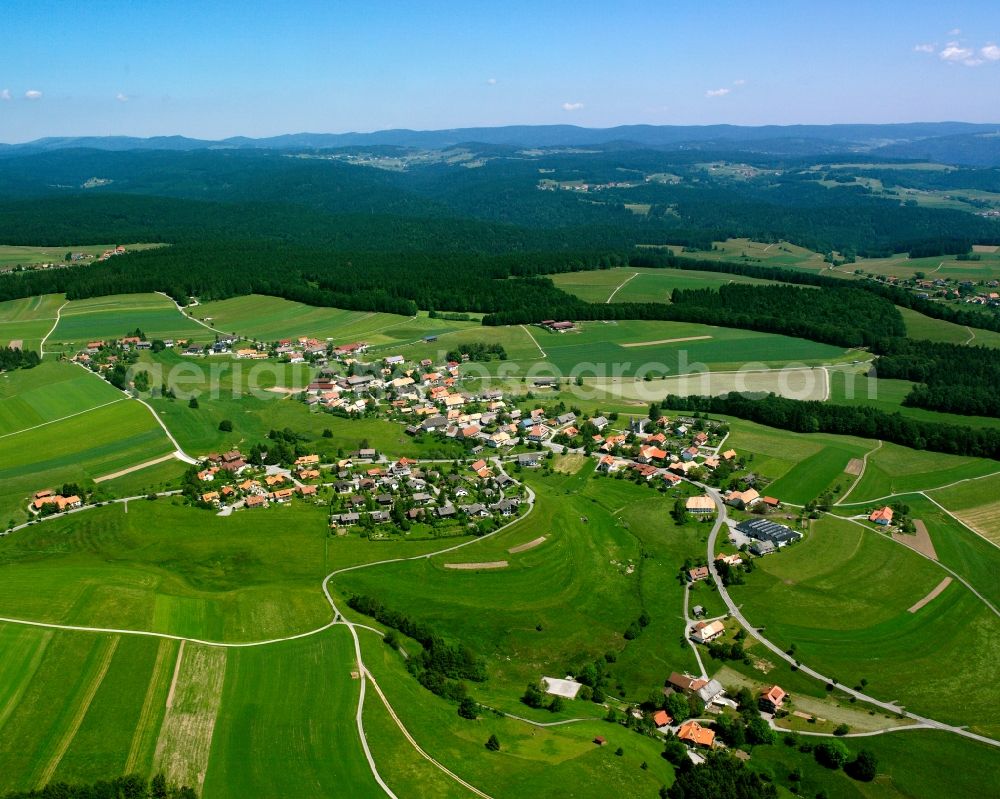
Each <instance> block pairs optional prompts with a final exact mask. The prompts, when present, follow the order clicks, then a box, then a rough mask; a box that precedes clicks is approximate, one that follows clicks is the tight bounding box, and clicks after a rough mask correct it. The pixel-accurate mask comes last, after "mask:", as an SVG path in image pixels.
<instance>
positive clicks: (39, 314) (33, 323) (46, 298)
mask: <svg viewBox="0 0 1000 799" xmlns="http://www.w3.org/2000/svg"><path fill="white" fill-rule="evenodd" d="M63 302H65V297H63V295H62V294H44V295H42V296H40V297H26V298H25V299H22V300H8V301H7V302H0V346H2V347H6V346H8V345H9V344H10V342H12V341H18V340H20V341H21V345H22V347H23V348H24V349H26V350H35V351H38V348H39V345H40V343H41V341H42V339H43V338H45V335H46V334H47V333H48V332H49V331H50V330H51V329H52V326H53V325H54V324H55V321H56V311H57V310H58V309H59V306H60V305H62V304H63Z"/></svg>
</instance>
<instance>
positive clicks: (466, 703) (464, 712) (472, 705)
mask: <svg viewBox="0 0 1000 799" xmlns="http://www.w3.org/2000/svg"><path fill="white" fill-rule="evenodd" d="M477 709H478V705H476V702H475V700H473V699H472V697H469V696H465V697H462V701H461V702H459V703H458V715H460V716H461V717H462V718H463V719H474V718H476V711H477Z"/></svg>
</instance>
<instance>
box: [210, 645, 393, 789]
mask: <svg viewBox="0 0 1000 799" xmlns="http://www.w3.org/2000/svg"><path fill="white" fill-rule="evenodd" d="M356 669H357V666H356V664H355V662H354V646H353V643H352V641H351V637H350V635H349V634H348V631H347V630H346V629H344V628H335V629H333V630H328V631H326V632H323V633H321V634H319V635H315V636H311V637H309V638H305V639H301V640H298V641H288V642H284V643H281V644H275V645H273V646H267V647H252V648H248V649H238V650H229V651H228V652H227V653H226V661H225V687H224V689H223V691H222V695H221V701H220V703H219V708H218V713H217V716H216V719H215V728H214V735H212V738H211V743H212V745H211V751H210V754H209V756H208V770H207V773H206V775H205V785H204V796H205V797H206V799H212V797H245V796H317V795H336V794H338V793H339V792H341V791H344V790H345V788H346V786H350V788H349V792H350V795H351V796H359V797H369V796H370V797H375V796H384V794H383V793H382V791H381V789H380V788H379V787H378V786H377V785H376V783H375V780H374V778H373V777H372V774H371V771H370V770H369V768H368V763H367V762H366V761H365V757H364V753H363V752H362V749H361V742H360V740H359V738H358V731H357V727H356V726H355V724H354V712H355V707H356V705H357V702H358V693H359V682H358V681H356V680H353V679H352V678H351V672H352V671H354V670H356Z"/></svg>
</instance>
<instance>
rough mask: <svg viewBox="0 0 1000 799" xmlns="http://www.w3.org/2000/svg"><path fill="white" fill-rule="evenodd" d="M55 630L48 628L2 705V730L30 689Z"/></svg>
mask: <svg viewBox="0 0 1000 799" xmlns="http://www.w3.org/2000/svg"><path fill="white" fill-rule="evenodd" d="M54 635H55V632H54V631H52V630H46V631H45V632H44V633H43V634H42V636H41V639H40V641H39V643H38V645H37V646H36V647H35V651H34V653H33V654H32V655H31V660H30V661H29V662H28V665H27V668H25V669H24V670H23V671H21V673H20V674H18V686H17V688H15V689H14V692H13V693H12V694H11V695H10V697H9V698H8V699H7V701H6V702H5V703H4V705H3V707H0V731H2V730H3V725H4V724H6V723H7V719H8V718H10V714H11V713H13V712H14V710H15V709H16V708H17V706H18V704H20V702H21V698H22V697H23V696H24V692H25V691H26V690H27V689H28V685H29V684H30V683H31V679H32V677H34V676H35V672H36V671H38V667H39V666H40V665H41V663H42V659H43V658H44V657H45V650H46V649H47V648H48V645H49V642H50V641H51V640H52V637H53V636H54Z"/></svg>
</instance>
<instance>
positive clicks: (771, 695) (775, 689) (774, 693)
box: [764, 685, 787, 705]
mask: <svg viewBox="0 0 1000 799" xmlns="http://www.w3.org/2000/svg"><path fill="white" fill-rule="evenodd" d="M786 696H787V694H786V693H785V691H784V689H783V688H781V687H780V686H777V685H772V686H771V687H770V688H768V689H767V690H766V691H764V698H765V699H767V700H768V701H770V702H772V703H773V704H775V705H780V704H781V703H782V702H783V701H784V699H785V697H786Z"/></svg>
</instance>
